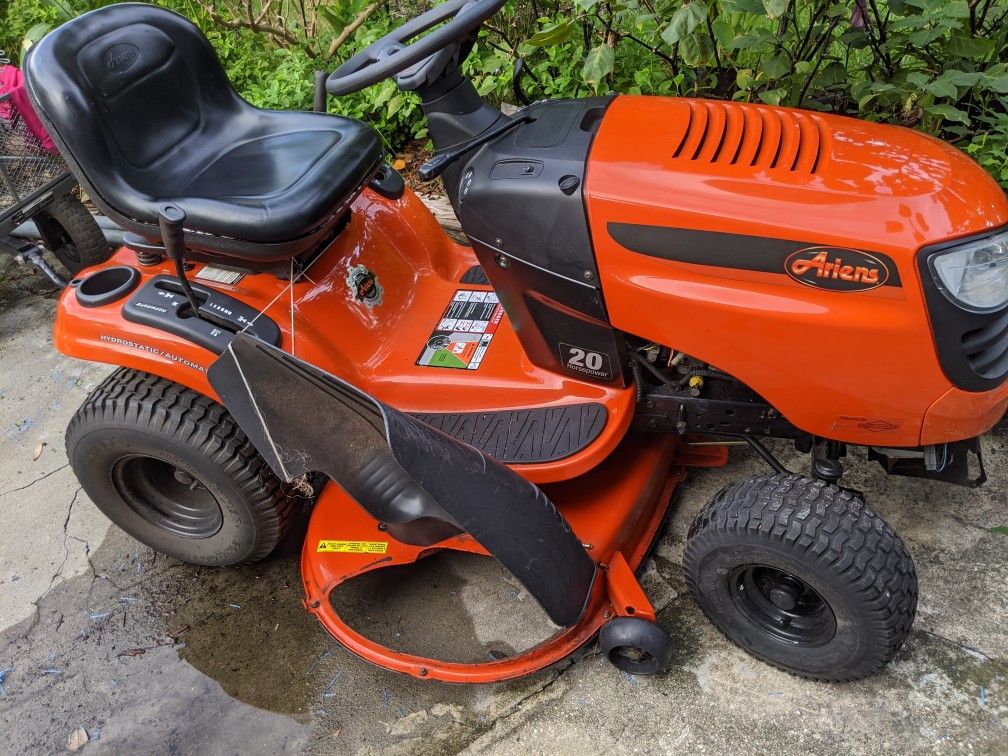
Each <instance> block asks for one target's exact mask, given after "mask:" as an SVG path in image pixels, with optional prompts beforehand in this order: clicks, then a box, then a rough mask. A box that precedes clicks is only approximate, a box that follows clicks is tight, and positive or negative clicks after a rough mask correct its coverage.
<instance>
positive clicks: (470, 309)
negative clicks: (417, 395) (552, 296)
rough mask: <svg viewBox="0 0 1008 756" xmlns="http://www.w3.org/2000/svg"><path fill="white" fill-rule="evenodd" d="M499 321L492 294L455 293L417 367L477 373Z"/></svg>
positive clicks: (498, 306) (499, 309)
mask: <svg viewBox="0 0 1008 756" xmlns="http://www.w3.org/2000/svg"><path fill="white" fill-rule="evenodd" d="M503 317H504V308H503V307H502V306H501V304H500V302H499V301H498V300H497V295H496V294H494V293H493V292H492V291H473V290H469V289H459V290H458V291H456V292H455V296H454V297H453V298H452V301H451V304H449V305H448V309H446V310H445V311H444V315H442V316H441V322H439V323H438V324H437V326H436V327H435V328H434V332H433V333H432V334H431V335H430V338H429V339H427V344H426V346H425V347H424V350H423V352H421V354H420V357H419V358H418V359H417V365H422V366H423V367H443V368H456V369H458V370H476V369H478V368H479V366H480V363H482V362H483V357H484V355H485V354H486V351H487V349H488V348H489V347H490V341H491V340H492V339H493V335H494V332H496V330H497V326H498V325H500V322H501V318H503Z"/></svg>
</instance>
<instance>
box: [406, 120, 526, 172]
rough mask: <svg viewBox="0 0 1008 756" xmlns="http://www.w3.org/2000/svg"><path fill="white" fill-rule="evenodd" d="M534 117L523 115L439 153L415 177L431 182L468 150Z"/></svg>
mask: <svg viewBox="0 0 1008 756" xmlns="http://www.w3.org/2000/svg"><path fill="white" fill-rule="evenodd" d="M534 120H535V117H534V116H530V115H523V116H519V117H518V118H515V119H514V120H513V121H508V122H507V123H505V124H503V125H501V126H498V127H497V128H495V129H490V130H489V131H484V132H483V133H482V134H480V135H478V136H474V137H473V138H472V139H470V140H469V141H467V142H462V144H460V145H458V146H457V147H454V148H452V149H450V150H445V151H444V152H439V153H438V154H437V155H435V156H434V157H432V158H431V159H430V160H428V161H427V162H425V163H424V164H423V165H421V166H420V167H419V168H418V169H417V177H418V178H419V179H420V180H421V181H433V180H434V179H436V178H437V177H438V176H440V175H441V174H442V173H444V171H445V169H446V168H447V167H448V166H449V165H451V164H452V163H454V162H455V161H456V160H458V159H459V158H460V157H462V156H463V155H465V154H466V153H467V152H469V151H470V150H474V149H476V148H477V147H479V146H480V145H483V144H486V143H487V142H489V141H491V140H492V139H496V138H497V137H499V136H500V135H501V134H506V133H507V132H509V131H510V130H511V129H513V128H515V127H516V126H520V125H521V124H523V123H529V122H531V121H534Z"/></svg>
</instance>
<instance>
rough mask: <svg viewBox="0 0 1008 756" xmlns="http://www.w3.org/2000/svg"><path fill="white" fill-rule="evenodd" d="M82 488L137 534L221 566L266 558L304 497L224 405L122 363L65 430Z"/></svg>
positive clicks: (192, 559) (175, 553)
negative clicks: (273, 466) (274, 467)
mask: <svg viewBox="0 0 1008 756" xmlns="http://www.w3.org/2000/svg"><path fill="white" fill-rule="evenodd" d="M66 446H67V457H68V458H69V460H70V465H71V467H72V468H73V470H74V472H75V473H76V475H77V479H78V480H79V481H80V484H81V486H82V487H83V489H84V491H85V493H87V495H88V496H89V497H90V498H91V500H92V501H93V502H94V503H95V504H96V505H97V506H98V508H99V509H101V510H102V512H104V513H105V515H106V516H108V518H109V519H110V520H112V522H114V523H115V524H116V525H118V526H119V527H120V528H122V529H123V530H125V531H126V532H127V533H129V534H130V535H131V536H133V537H134V538H136V539H137V540H138V541H141V542H142V543H145V544H147V545H148V546H150V547H151V548H153V549H155V550H157V551H160V552H162V553H164V554H168V555H169V556H172V557H175V558H176V559H180V560H181V561H183V562H189V563H191V564H199V565H213V566H223V565H232V564H240V563H246V562H254V561H257V560H259V559H262V558H263V557H265V556H267V555H268V554H269V553H270V552H271V551H273V549H274V548H275V547H276V545H277V543H279V541H280V539H281V538H283V535H284V533H285V532H286V531H287V528H288V526H289V525H290V524H291V521H292V518H293V515H294V514H295V509H296V505H297V503H298V499H297V497H296V495H295V494H294V491H293V487H292V486H291V485H289V484H285V483H282V482H281V481H280V479H279V478H277V476H276V475H274V473H273V471H272V470H270V468H269V465H267V464H266V462H265V461H264V460H263V459H262V457H260V455H259V453H258V452H257V451H256V449H255V447H254V446H253V445H252V443H251V442H250V441H249V440H248V439H247V438H246V437H245V434H244V433H242V431H241V429H240V428H239V427H238V425H237V424H236V423H235V422H234V420H233V419H232V418H231V416H230V415H229V414H228V412H227V410H225V409H224V408H223V407H222V406H221V405H219V404H217V403H216V402H214V401H213V400H211V399H209V398H208V397H206V396H203V395H202V394H198V393H196V392H195V391H192V390H191V389H188V388H185V387H184V386H180V385H179V384H176V383H173V382H171V381H168V380H165V379H164V378H158V377H156V376H153V375H149V374H147V373H142V372H140V371H137V370H130V369H127V368H120V369H119V370H116V371H115V372H114V373H112V375H110V376H109V377H108V378H106V379H105V381H104V382H102V384H101V385H99V386H98V387H97V388H96V389H95V390H94V391H93V392H91V395H90V396H88V398H87V399H86V400H85V401H84V403H83V404H82V405H81V407H80V409H78V410H77V413H76V414H75V415H74V417H73V419H72V420H71V421H70V425H69V427H68V428H67V433H66Z"/></svg>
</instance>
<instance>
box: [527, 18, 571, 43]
mask: <svg viewBox="0 0 1008 756" xmlns="http://www.w3.org/2000/svg"><path fill="white" fill-rule="evenodd" d="M576 29H577V22H575V21H563V22H561V23H559V24H554V25H553V26H550V27H547V28H546V29H542V30H541V31H537V32H536V33H535V34H533V35H532V36H531V37H529V38H528V39H527V40H525V44H527V45H531V46H532V47H552V46H553V45H559V44H561V43H563V42H566V41H567V40H568V39H570V37H571V35H572V34H573V33H574V31H575V30H576Z"/></svg>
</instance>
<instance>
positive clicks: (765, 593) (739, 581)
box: [728, 565, 836, 646]
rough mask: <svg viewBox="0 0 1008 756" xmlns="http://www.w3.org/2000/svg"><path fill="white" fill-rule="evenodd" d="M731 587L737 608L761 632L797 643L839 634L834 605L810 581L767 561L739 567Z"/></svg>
mask: <svg viewBox="0 0 1008 756" xmlns="http://www.w3.org/2000/svg"><path fill="white" fill-rule="evenodd" d="M728 588H729V592H730V593H731V597H732V601H733V602H734V604H735V607H736V609H738V611H739V612H740V613H741V614H742V615H743V616H744V617H745V618H746V620H748V621H749V623H750V624H751V625H753V626H754V627H755V628H757V629H758V630H760V631H761V632H763V633H765V634H767V635H770V636H772V637H774V638H776V639H778V640H782V641H785V642H787V643H790V644H792V645H796V646H821V645H823V644H825V643H828V642H829V641H830V640H831V639H832V638H833V636H834V635H835V634H836V616H835V615H834V614H833V610H832V609H831V608H830V605H829V604H828V603H826V601H825V600H824V599H823V598H822V596H820V595H819V593H818V592H817V591H816V590H815V589H814V588H812V586H810V585H809V584H808V583H806V582H805V581H803V580H801V579H800V578H797V577H795V576H794V575H792V574H791V573H789V572H786V571H784V570H779V569H777V568H775V567H769V566H766V565H746V566H744V567H739V568H738V569H736V570H735V571H734V572H732V574H731V575H730V576H729V579H728Z"/></svg>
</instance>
